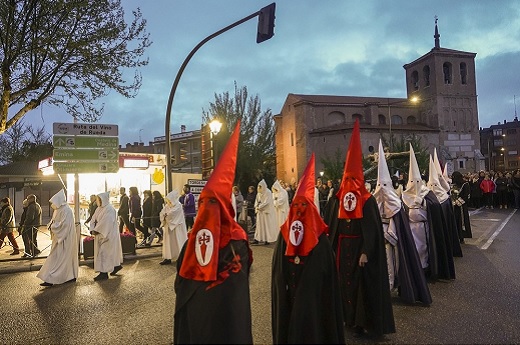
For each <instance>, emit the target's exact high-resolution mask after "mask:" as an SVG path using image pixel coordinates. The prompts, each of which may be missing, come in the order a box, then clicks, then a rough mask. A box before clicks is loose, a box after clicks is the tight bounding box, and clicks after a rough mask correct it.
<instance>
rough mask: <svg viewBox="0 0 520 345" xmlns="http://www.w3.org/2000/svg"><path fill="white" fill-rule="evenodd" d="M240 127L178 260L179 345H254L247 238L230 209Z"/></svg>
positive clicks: (201, 200) (176, 332) (202, 197)
mask: <svg viewBox="0 0 520 345" xmlns="http://www.w3.org/2000/svg"><path fill="white" fill-rule="evenodd" d="M239 132H240V123H237V126H236V128H235V131H234V132H233V134H232V135H231V138H230V140H229V142H228V144H227V145H226V148H225V149H224V152H223V153H222V156H221V158H220V160H219V162H218V164H217V166H216V167H215V170H214V171H213V173H212V174H211V176H210V178H209V180H208V182H207V183H206V185H205V187H204V189H203V190H202V192H201V194H200V197H199V200H198V203H199V210H198V214H197V219H196V221H195V224H194V225H193V228H192V230H191V232H190V233H189V236H188V240H187V241H186V242H185V244H184V247H183V249H182V251H181V254H180V256H179V258H178V260H177V272H178V273H177V276H176V278H175V295H176V302H175V314H174V333H173V342H174V344H252V343H253V337H252V332H251V303H250V295H249V272H250V266H251V263H252V255H251V250H250V248H249V242H248V238H247V234H246V233H245V232H244V230H243V229H242V227H241V226H240V225H239V224H238V223H237V222H236V221H235V219H234V216H235V215H234V210H233V206H232V204H231V193H232V186H233V180H234V178H235V166H236V156H237V149H238V135H239Z"/></svg>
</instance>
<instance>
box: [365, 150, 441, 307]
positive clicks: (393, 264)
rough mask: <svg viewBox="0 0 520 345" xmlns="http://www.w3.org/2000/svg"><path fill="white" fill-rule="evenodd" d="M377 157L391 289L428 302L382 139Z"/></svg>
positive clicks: (404, 297) (409, 300)
mask: <svg viewBox="0 0 520 345" xmlns="http://www.w3.org/2000/svg"><path fill="white" fill-rule="evenodd" d="M378 157H379V160H378V174H377V183H376V188H375V190H374V197H375V198H376V201H377V205H378V208H379V213H380V214H381V220H382V222H383V230H384V237H385V247H386V258H387V263H388V277H389V284H390V289H391V290H392V288H394V289H397V291H398V295H399V297H400V298H401V300H402V301H404V302H405V303H409V304H415V303H417V302H420V303H422V304H423V305H425V306H428V305H430V304H431V303H432V297H431V294H430V289H429V288H428V283H427V281H426V275H425V274H424V271H423V269H422V266H421V262H420V260H419V254H418V253H417V248H416V247H415V241H414V238H413V235H412V231H411V230H410V220H409V219H408V215H407V214H406V212H405V210H404V208H403V202H402V201H401V198H400V197H399V195H398V194H397V191H396V189H395V187H394V186H395V185H394V179H393V178H392V177H390V172H389V170H388V165H387V163H386V158H385V152H384V150H383V143H382V141H381V140H380V141H379V155H378ZM394 177H395V176H394Z"/></svg>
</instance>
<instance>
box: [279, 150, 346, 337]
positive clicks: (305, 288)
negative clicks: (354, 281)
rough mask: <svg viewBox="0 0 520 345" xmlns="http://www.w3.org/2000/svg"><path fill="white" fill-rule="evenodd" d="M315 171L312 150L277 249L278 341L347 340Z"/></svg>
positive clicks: (334, 267) (282, 228)
mask: <svg viewBox="0 0 520 345" xmlns="http://www.w3.org/2000/svg"><path fill="white" fill-rule="evenodd" d="M314 170H315V157H314V154H312V156H311V159H310V160H309V163H308V164H307V168H306V169H305V171H304V173H303V176H302V178H301V180H300V185H299V187H298V190H297V191H296V195H295V197H294V198H293V202H292V204H291V208H290V210H289V215H288V218H287V220H286V221H285V223H283V224H282V226H281V230H280V234H279V235H278V239H277V241H276V244H275V248H274V253H273V266H272V276H271V278H272V279H271V317H272V332H273V343H274V344H344V343H345V335H344V331H343V328H344V325H343V312H342V307H341V294H340V290H339V284H338V280H337V273H336V266H335V262H334V252H333V250H332V247H331V245H330V242H329V240H328V237H327V233H328V227H327V225H326V224H325V223H324V222H323V220H322V219H321V216H320V213H319V211H318V209H317V208H316V206H315V205H314V185H313V181H314V180H315V179H314V176H315V175H314Z"/></svg>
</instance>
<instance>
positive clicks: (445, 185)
mask: <svg viewBox="0 0 520 345" xmlns="http://www.w3.org/2000/svg"><path fill="white" fill-rule="evenodd" d="M433 164H434V165H435V169H436V170H437V176H439V182H440V184H441V187H442V188H444V190H445V191H446V193H449V191H450V184H449V182H448V180H446V179H445V178H444V175H443V174H442V168H441V162H440V161H439V157H438V156H437V148H436V147H435V148H434V149H433Z"/></svg>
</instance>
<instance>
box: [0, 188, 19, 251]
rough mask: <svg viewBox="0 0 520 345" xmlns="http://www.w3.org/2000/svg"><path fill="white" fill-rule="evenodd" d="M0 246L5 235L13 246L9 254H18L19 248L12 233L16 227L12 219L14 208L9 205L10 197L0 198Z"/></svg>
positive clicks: (2, 245) (2, 244)
mask: <svg viewBox="0 0 520 345" xmlns="http://www.w3.org/2000/svg"><path fill="white" fill-rule="evenodd" d="M0 207H1V210H0V214H1V216H0V248H1V247H4V238H5V237H6V236H7V238H8V239H9V242H11V245H12V246H13V251H12V252H11V254H9V255H18V254H20V250H19V249H18V243H16V238H15V237H14V235H13V230H14V228H15V227H16V225H15V220H14V209H13V206H11V199H9V197H5V198H3V199H2V200H0Z"/></svg>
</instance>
